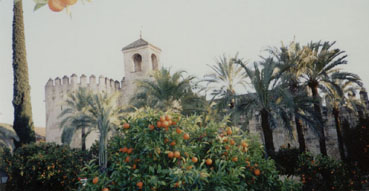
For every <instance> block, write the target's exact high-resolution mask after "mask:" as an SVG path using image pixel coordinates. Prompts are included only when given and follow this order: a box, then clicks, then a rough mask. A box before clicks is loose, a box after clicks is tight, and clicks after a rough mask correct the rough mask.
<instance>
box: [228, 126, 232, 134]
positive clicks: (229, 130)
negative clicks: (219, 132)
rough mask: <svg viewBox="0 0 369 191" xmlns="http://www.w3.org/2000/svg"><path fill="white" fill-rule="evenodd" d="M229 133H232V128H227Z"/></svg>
mask: <svg viewBox="0 0 369 191" xmlns="http://www.w3.org/2000/svg"><path fill="white" fill-rule="evenodd" d="M227 135H232V129H231V128H229V127H228V128H227Z"/></svg>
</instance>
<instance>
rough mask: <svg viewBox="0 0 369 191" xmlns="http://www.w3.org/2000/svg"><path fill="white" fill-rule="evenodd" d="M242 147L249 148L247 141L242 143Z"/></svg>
mask: <svg viewBox="0 0 369 191" xmlns="http://www.w3.org/2000/svg"><path fill="white" fill-rule="evenodd" d="M241 145H242V147H248V146H249V145H248V144H247V143H246V142H245V141H242V142H241Z"/></svg>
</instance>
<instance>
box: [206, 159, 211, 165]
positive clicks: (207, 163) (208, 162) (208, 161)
mask: <svg viewBox="0 0 369 191" xmlns="http://www.w3.org/2000/svg"><path fill="white" fill-rule="evenodd" d="M205 163H206V165H208V166H210V165H211V164H213V160H211V159H206V161H205Z"/></svg>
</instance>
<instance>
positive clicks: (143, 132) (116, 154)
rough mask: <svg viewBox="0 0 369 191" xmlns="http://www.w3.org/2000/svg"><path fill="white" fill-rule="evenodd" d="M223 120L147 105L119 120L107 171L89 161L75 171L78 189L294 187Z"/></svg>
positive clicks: (249, 140) (256, 144)
mask: <svg viewBox="0 0 369 191" xmlns="http://www.w3.org/2000/svg"><path fill="white" fill-rule="evenodd" d="M226 122H227V120H223V121H221V122H215V121H207V122H204V121H203V119H202V117H201V116H190V117H183V116H181V115H180V114H176V113H170V112H167V113H162V112H158V111H154V110H151V109H145V110H140V111H137V112H136V113H134V114H131V115H130V117H128V118H127V119H125V120H123V121H122V124H121V125H122V126H121V128H120V129H119V131H118V133H116V135H115V136H113V137H112V139H111V141H110V145H109V150H110V152H111V153H112V154H111V155H109V156H110V158H109V165H108V169H107V171H105V172H104V173H100V171H99V168H98V166H97V165H96V163H94V162H93V161H92V162H91V163H90V164H89V165H87V166H86V167H85V168H84V169H83V170H82V173H81V174H80V177H82V178H86V179H87V182H86V184H84V186H83V185H82V183H81V184H80V189H81V190H105V191H107V190H141V189H142V190H299V189H300V185H299V184H297V183H294V182H291V181H285V182H282V181H280V180H279V177H278V172H277V171H276V168H275V165H274V161H273V160H269V159H265V158H264V157H263V149H262V146H261V145H260V143H259V142H258V141H256V138H254V137H251V136H246V135H244V134H242V133H241V132H239V130H237V129H236V128H231V127H227V126H226V124H227V123H226Z"/></svg>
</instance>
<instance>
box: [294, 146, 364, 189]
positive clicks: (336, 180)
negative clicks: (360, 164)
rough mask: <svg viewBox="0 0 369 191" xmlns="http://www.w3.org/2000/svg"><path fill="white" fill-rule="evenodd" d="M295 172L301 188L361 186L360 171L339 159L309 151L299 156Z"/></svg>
mask: <svg viewBox="0 0 369 191" xmlns="http://www.w3.org/2000/svg"><path fill="white" fill-rule="evenodd" d="M297 174H299V175H300V177H301V182H302V183H303V190H357V189H360V188H361V185H360V172H359V170H358V169H357V168H355V167H352V166H346V165H345V164H344V163H343V162H341V161H336V160H333V159H331V158H329V157H326V156H322V155H317V156H315V157H314V156H313V155H312V154H310V153H303V154H301V155H300V156H299V160H298V168H297Z"/></svg>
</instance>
